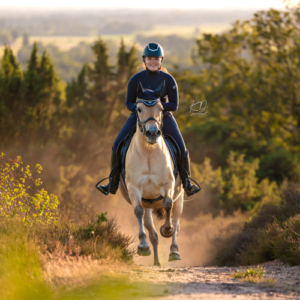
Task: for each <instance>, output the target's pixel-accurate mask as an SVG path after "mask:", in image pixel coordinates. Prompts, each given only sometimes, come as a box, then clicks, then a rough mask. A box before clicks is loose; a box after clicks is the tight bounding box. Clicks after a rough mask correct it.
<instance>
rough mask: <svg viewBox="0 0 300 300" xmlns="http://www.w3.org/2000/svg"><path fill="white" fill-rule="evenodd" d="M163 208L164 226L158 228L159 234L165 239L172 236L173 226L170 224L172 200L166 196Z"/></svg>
mask: <svg viewBox="0 0 300 300" xmlns="http://www.w3.org/2000/svg"><path fill="white" fill-rule="evenodd" d="M163 207H164V209H165V211H166V221H165V224H164V225H162V226H161V227H160V234H161V235H162V236H163V237H165V238H169V237H171V236H172V235H173V234H174V226H173V225H172V223H171V212H172V207H173V200H172V199H171V198H170V197H168V196H166V198H165V199H164V202H163Z"/></svg>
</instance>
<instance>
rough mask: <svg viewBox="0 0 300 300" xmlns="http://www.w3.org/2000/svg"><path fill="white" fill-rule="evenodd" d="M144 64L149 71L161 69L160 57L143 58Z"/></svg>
mask: <svg viewBox="0 0 300 300" xmlns="http://www.w3.org/2000/svg"><path fill="white" fill-rule="evenodd" d="M144 62H145V64H146V67H147V68H148V69H149V70H150V71H153V72H155V71H157V70H158V69H159V68H160V67H161V57H149V56H146V57H145V58H144Z"/></svg>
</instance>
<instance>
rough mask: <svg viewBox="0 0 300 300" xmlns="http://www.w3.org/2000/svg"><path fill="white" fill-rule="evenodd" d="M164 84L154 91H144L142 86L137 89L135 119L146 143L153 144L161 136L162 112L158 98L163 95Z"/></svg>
mask: <svg viewBox="0 0 300 300" xmlns="http://www.w3.org/2000/svg"><path fill="white" fill-rule="evenodd" d="M164 87H165V82H164V81H163V82H162V83H161V84H160V86H159V87H158V88H157V89H156V90H155V91H152V90H149V89H144V88H143V86H142V84H141V83H139V84H138V88H137V99H136V104H137V109H136V113H137V119H138V125H139V128H140V130H141V132H142V134H143V135H144V134H145V136H146V138H147V141H148V143H150V144H155V143H156V142H157V139H158V138H159V137H160V136H161V130H162V118H163V116H162V110H163V106H162V104H161V102H160V97H161V95H162V93H163V90H164Z"/></svg>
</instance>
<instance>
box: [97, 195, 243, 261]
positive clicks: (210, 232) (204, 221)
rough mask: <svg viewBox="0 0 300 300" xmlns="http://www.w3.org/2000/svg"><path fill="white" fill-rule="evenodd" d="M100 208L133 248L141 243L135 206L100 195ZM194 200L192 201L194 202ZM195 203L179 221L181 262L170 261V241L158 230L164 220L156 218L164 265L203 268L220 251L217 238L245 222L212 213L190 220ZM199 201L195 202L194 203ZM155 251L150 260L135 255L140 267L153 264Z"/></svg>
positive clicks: (236, 216)
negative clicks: (217, 246)
mask: <svg viewBox="0 0 300 300" xmlns="http://www.w3.org/2000/svg"><path fill="white" fill-rule="evenodd" d="M98 196H99V201H97V202H98V205H97V206H98V207H97V208H99V209H100V211H107V212H108V216H109V217H112V216H116V218H117V220H118V224H119V226H120V230H121V232H122V233H124V234H127V235H130V236H132V237H134V239H135V242H134V244H133V245H132V247H133V248H134V249H136V248H137V246H138V243H139V240H138V223H137V220H136V217H135V215H134V212H133V207H132V205H130V204H128V203H127V202H126V201H125V199H123V197H122V196H121V194H120V193H119V192H117V194H116V195H109V196H103V197H102V195H101V194H100V193H99V195H98ZM192 201H193V200H192ZM192 201H186V202H185V205H184V208H183V214H182V217H181V218H180V233H179V235H178V247H179V253H180V255H181V259H182V260H181V261H173V262H169V261H168V258H169V253H170V246H171V243H172V239H171V238H163V237H162V236H161V235H160V233H159V228H160V226H161V225H162V224H163V222H164V220H161V221H158V220H157V219H156V217H155V216H153V219H154V222H155V229H156V231H157V232H158V236H159V248H158V251H159V259H160V263H161V264H162V266H170V267H180V266H204V265H207V264H210V263H211V261H213V259H214V257H215V255H216V253H217V249H216V244H215V242H214V241H215V239H216V238H218V237H220V236H224V235H228V234H229V231H230V230H231V229H232V228H235V230H236V228H241V226H242V224H243V222H244V221H245V220H246V216H244V215H243V214H242V213H240V212H236V213H235V214H233V215H232V216H226V217H225V216H224V215H223V214H220V215H218V216H216V217H213V216H212V215H211V214H202V213H200V214H199V215H197V216H196V217H194V216H193V217H191V216H190V215H191V214H190V213H189V209H188V208H189V205H190V203H192ZM195 201H196V200H195ZM193 205H194V204H193ZM146 233H147V241H148V243H149V245H150V248H151V251H152V245H151V243H150V240H149V238H148V232H147V231H146ZM153 259H154V258H153V251H152V254H151V256H149V257H141V256H138V255H136V256H135V263H137V264H141V265H153Z"/></svg>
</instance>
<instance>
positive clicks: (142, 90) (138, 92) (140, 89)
mask: <svg viewBox="0 0 300 300" xmlns="http://www.w3.org/2000/svg"><path fill="white" fill-rule="evenodd" d="M143 93H144V88H143V86H142V84H141V82H139V84H138V86H137V90H136V94H137V96H138V97H139V96H141V95H142V94H143Z"/></svg>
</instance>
